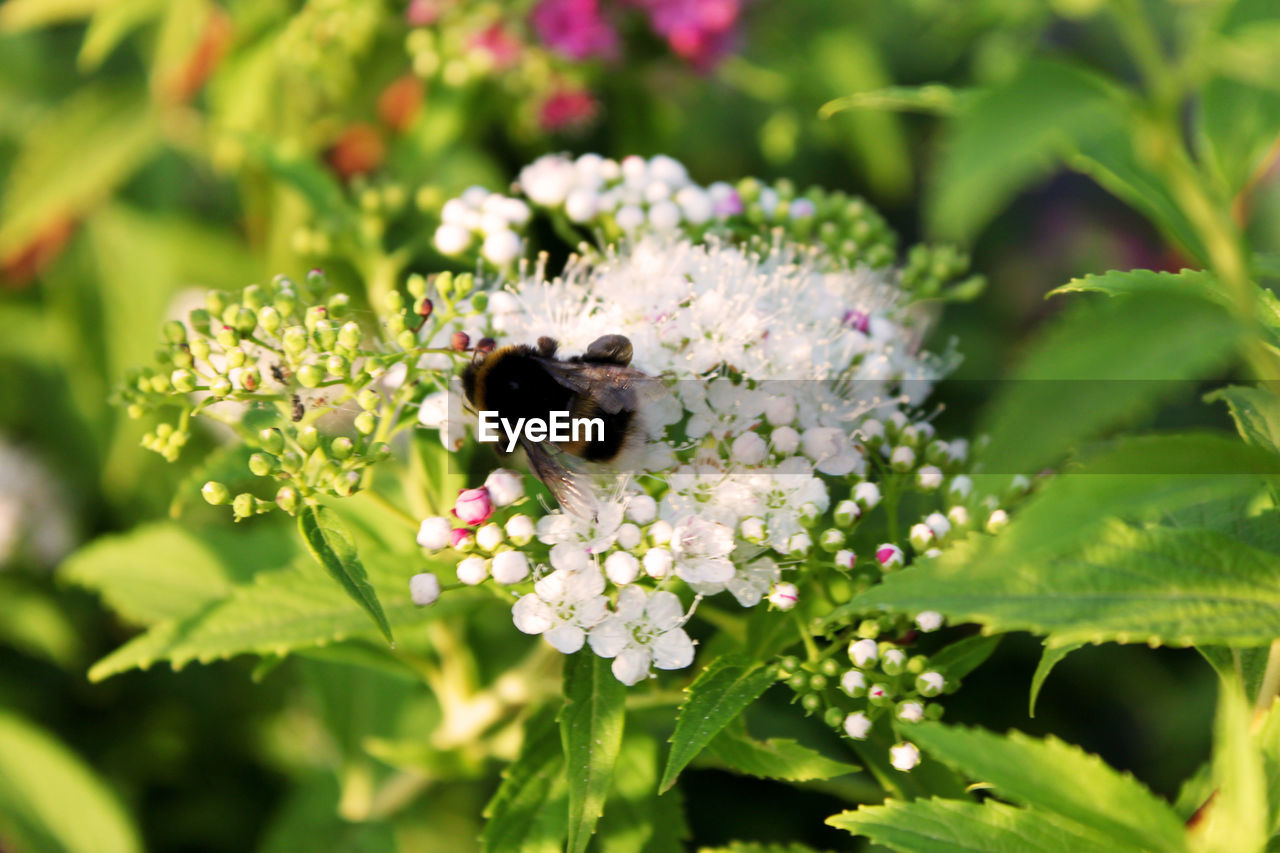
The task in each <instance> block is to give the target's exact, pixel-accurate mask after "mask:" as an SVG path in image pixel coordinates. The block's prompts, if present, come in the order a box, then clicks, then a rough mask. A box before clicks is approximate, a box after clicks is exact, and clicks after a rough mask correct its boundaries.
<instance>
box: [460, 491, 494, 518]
mask: <svg viewBox="0 0 1280 853" xmlns="http://www.w3.org/2000/svg"><path fill="white" fill-rule="evenodd" d="M453 514H454V515H456V516H457V517H458V520H459V521H461V522H462V523H463V524H469V525H472V526H475V525H477V524H483V523H484V522H485V521H488V520H489V516H491V515H493V501H491V500H490V499H489V490H488V489H486V488H484V487H483V486H482V487H480V488H478V489H463V490H462V491H460V492H458V499H457V500H456V501H455V502H454V504H453Z"/></svg>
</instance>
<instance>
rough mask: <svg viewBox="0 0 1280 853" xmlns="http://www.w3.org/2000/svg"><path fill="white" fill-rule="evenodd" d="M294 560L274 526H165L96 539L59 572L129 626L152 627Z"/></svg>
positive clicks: (290, 545) (291, 546)
mask: <svg viewBox="0 0 1280 853" xmlns="http://www.w3.org/2000/svg"><path fill="white" fill-rule="evenodd" d="M297 554H298V548H297V546H296V544H295V540H294V538H293V536H292V535H290V534H288V533H287V531H285V530H282V529H281V528H280V527H278V526H273V525H266V524H260V525H253V526H250V527H239V528H237V529H236V530H234V531H229V530H225V529H206V530H202V531H200V533H199V535H197V534H196V533H193V532H191V531H189V530H188V529H187V528H185V527H183V526H181V525H178V524H175V523H173V522H168V521H164V522H156V523H153V524H146V525H142V526H141V527H136V528H134V529H133V530H131V531H129V532H128V533H121V534H115V535H111V536H102V537H99V538H98V539H95V540H94V541H93V542H91V543H89V544H88V545H86V546H85V547H83V548H81V549H80V550H79V551H76V552H75V553H74V554H72V555H71V557H69V558H68V559H67V560H66V562H64V563H63V564H62V566H61V567H60V568H59V570H58V574H59V576H60V577H61V578H62V579H63V580H67V581H70V582H71V583H74V584H78V585H79V586H83V587H86V588H88V589H91V590H93V591H95V592H97V593H98V594H99V595H100V596H102V599H103V601H105V602H106V603H107V605H108V606H110V607H111V609H112V610H114V611H115V612H116V613H118V614H120V616H121V617H123V618H124V619H125V620H126V621H128V622H132V623H134V624H136V625H152V624H154V623H157V622H162V621H165V620H172V619H184V618H187V617H189V616H192V615H194V614H196V613H198V612H200V611H201V610H203V609H204V608H206V607H208V606H209V605H210V604H212V603H214V602H217V601H220V600H222V599H223V598H225V597H226V596H227V595H229V594H230V593H231V591H232V589H234V588H235V586H236V585H237V584H240V583H244V582H246V581H248V580H249V579H250V578H252V577H253V576H254V575H255V574H256V573H257V572H259V571H263V570H266V569H278V568H281V567H283V566H287V565H289V564H290V563H291V562H292V561H293V560H294V559H295V558H296V557H297Z"/></svg>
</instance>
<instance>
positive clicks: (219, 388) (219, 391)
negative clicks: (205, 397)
mask: <svg viewBox="0 0 1280 853" xmlns="http://www.w3.org/2000/svg"><path fill="white" fill-rule="evenodd" d="M231 391H232V386H231V380H230V379H228V378H227V377H225V376H215V377H214V379H213V381H212V382H210V383H209V393H211V394H213V396H215V397H226V396H227V395H229V394H230V393H231Z"/></svg>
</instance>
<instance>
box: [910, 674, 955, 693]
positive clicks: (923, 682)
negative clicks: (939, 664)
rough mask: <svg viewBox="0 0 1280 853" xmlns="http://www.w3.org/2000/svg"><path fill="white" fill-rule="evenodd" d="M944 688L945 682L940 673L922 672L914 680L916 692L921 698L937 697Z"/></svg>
mask: <svg viewBox="0 0 1280 853" xmlns="http://www.w3.org/2000/svg"><path fill="white" fill-rule="evenodd" d="M946 686H947V680H946V679H945V678H943V677H942V673H940V672H923V673H921V674H920V675H919V676H917V678H916V692H917V693H919V694H920V695H921V696H937V695H938V694H939V693H941V692H942V688H944V687H946Z"/></svg>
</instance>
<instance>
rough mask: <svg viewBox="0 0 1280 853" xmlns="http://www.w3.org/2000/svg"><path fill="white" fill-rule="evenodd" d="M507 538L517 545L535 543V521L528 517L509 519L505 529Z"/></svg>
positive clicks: (520, 516) (517, 516) (516, 516)
mask: <svg viewBox="0 0 1280 853" xmlns="http://www.w3.org/2000/svg"><path fill="white" fill-rule="evenodd" d="M504 530H505V531H506V534H507V538H508V539H510V540H511V542H512V543H513V544H515V545H521V546H523V545H528V544H529V543H530V542H532V541H533V535H534V532H535V528H534V525H533V519H531V518H529V516H527V515H513V516H511V517H510V518H508V519H507V523H506V525H505V527H504Z"/></svg>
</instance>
